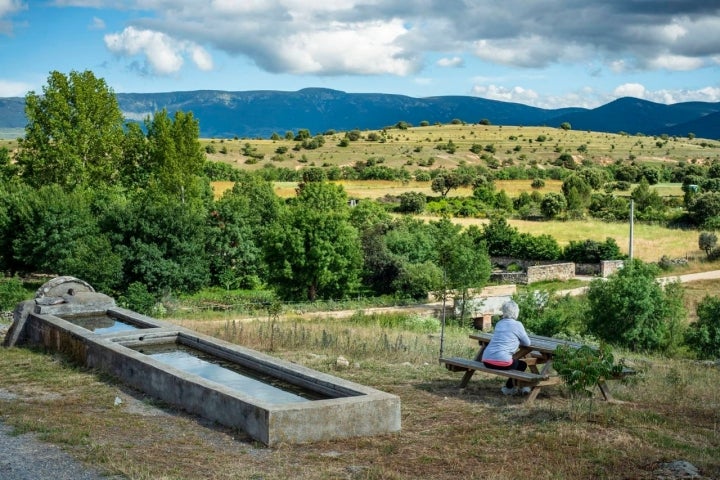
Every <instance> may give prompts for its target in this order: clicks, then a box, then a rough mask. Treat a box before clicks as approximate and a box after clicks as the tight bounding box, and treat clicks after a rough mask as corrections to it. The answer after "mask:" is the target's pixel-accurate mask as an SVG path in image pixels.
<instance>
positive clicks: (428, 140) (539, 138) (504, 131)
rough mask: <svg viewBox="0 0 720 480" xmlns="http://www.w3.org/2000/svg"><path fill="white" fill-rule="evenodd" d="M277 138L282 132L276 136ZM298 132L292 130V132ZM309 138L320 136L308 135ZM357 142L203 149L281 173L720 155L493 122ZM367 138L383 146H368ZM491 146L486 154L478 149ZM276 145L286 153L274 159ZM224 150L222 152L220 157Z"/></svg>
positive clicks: (255, 142)
mask: <svg viewBox="0 0 720 480" xmlns="http://www.w3.org/2000/svg"><path fill="white" fill-rule="evenodd" d="M277 133H278V134H279V135H280V136H281V137H283V136H284V134H285V132H277ZM295 133H297V132H295ZM311 133H312V134H317V133H322V132H311ZM361 133H362V138H361V139H360V140H358V141H355V142H350V144H349V146H347V147H340V146H338V145H339V143H340V140H341V139H342V138H343V137H344V135H345V133H344V132H338V133H334V134H332V135H325V136H324V138H325V144H324V145H323V146H321V147H319V148H316V149H313V150H308V149H301V150H298V151H295V150H293V147H295V146H296V145H297V143H298V142H295V141H293V140H285V139H280V140H262V139H202V143H203V145H212V147H214V148H215V150H216V153H213V154H209V155H208V158H209V159H211V160H214V161H220V162H224V163H228V164H231V165H234V166H236V167H238V168H243V169H251V170H253V169H258V168H263V167H265V166H267V165H274V166H276V167H286V168H291V169H295V168H300V167H302V166H318V167H320V166H350V165H354V164H355V163H356V162H358V161H361V160H362V161H365V160H367V159H369V158H375V159H382V161H383V164H384V165H387V166H390V167H402V166H404V167H405V168H407V169H409V170H411V171H412V170H414V169H416V168H421V167H422V168H425V167H430V168H438V167H444V168H454V167H456V166H458V165H460V164H469V165H487V162H486V160H483V159H481V155H483V154H489V151H490V150H492V152H493V153H492V155H491V156H494V157H495V158H496V159H497V161H498V167H502V166H508V165H522V164H536V165H540V166H542V165H543V164H547V163H548V162H550V161H553V160H555V159H557V157H558V156H559V155H560V153H562V152H569V153H572V154H573V155H574V156H575V159H576V161H577V162H580V161H582V160H586V161H590V162H592V163H596V164H602V165H606V164H608V163H611V162H613V161H616V160H628V159H630V158H631V157H632V158H634V159H635V160H636V161H637V162H640V163H651V164H656V165H659V164H667V163H675V162H677V161H680V160H683V161H700V162H707V161H710V160H712V159H716V158H719V155H720V151H719V150H718V147H720V142H717V141H713V140H705V139H698V138H695V139H692V140H691V139H688V138H682V137H674V138H672V137H671V138H669V139H663V138H660V137H646V136H642V135H634V132H628V133H630V134H629V135H628V134H620V133H601V132H588V131H574V130H562V129H559V128H551V127H517V126H495V125H431V126H427V127H413V128H409V129H407V130H399V129H394V128H393V129H387V130H384V131H383V130H375V131H363V132H361ZM371 133H374V134H376V135H378V136H379V137H380V138H384V141H370V140H368V138H369V135H370V134H371ZM450 141H451V142H452V143H453V144H454V145H455V147H456V150H455V152H454V153H449V152H448V151H447V150H440V149H438V148H437V147H438V146H443V145H446V144H448V142H450ZM246 145H249V146H250V148H251V149H254V150H255V152H256V153H258V154H264V155H265V157H264V159H263V160H261V161H259V162H257V163H254V164H249V163H248V162H247V160H248V158H249V157H248V156H246V155H244V154H243V150H244V149H245V147H246ZM473 145H479V146H480V147H482V149H483V150H482V151H481V153H480V154H476V153H473V152H471V151H470V148H471V147H472V146H473ZM488 146H491V149H490V148H488V150H485V148H486V147H488ZM279 147H284V149H287V152H286V153H283V154H278V153H276V150H277V149H278V148H279ZM221 150H224V152H225V153H221Z"/></svg>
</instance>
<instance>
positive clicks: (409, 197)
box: [398, 192, 427, 213]
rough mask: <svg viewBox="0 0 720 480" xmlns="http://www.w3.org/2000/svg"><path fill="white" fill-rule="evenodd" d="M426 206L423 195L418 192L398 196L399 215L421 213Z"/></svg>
mask: <svg viewBox="0 0 720 480" xmlns="http://www.w3.org/2000/svg"><path fill="white" fill-rule="evenodd" d="M426 205H427V200H426V199H425V195H423V194H422V193H420V192H405V193H402V194H400V205H399V206H398V211H399V212H400V213H422V212H423V211H424V210H425V206H426Z"/></svg>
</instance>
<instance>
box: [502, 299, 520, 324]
mask: <svg viewBox="0 0 720 480" xmlns="http://www.w3.org/2000/svg"><path fill="white" fill-rule="evenodd" d="M519 315H520V307H519V306H518V304H517V303H515V302H513V301H512V300H510V301H508V302H505V303H503V306H502V317H503V318H512V319H513V320H517V318H518V316H519Z"/></svg>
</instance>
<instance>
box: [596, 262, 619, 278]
mask: <svg viewBox="0 0 720 480" xmlns="http://www.w3.org/2000/svg"><path fill="white" fill-rule="evenodd" d="M623 265H625V262H624V261H623V260H603V261H601V262H600V276H601V277H603V278H607V277H609V276H610V275H612V274H613V273H615V272H617V271H618V270H620V269H621V268H622V267H623Z"/></svg>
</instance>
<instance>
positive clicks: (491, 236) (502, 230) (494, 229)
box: [482, 217, 519, 257]
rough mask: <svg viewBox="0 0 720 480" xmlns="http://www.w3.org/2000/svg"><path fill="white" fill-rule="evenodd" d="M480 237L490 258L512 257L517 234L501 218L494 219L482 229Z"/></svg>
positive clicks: (514, 229) (515, 230) (513, 228)
mask: <svg viewBox="0 0 720 480" xmlns="http://www.w3.org/2000/svg"><path fill="white" fill-rule="evenodd" d="M482 236H483V239H484V240H485V243H486V244H487V249H488V254H489V255H490V256H491V257H502V256H512V254H513V252H514V248H515V247H514V245H515V243H516V242H517V239H518V236H519V232H518V231H517V229H516V228H515V227H512V226H510V225H509V224H508V223H507V220H505V218H503V217H494V218H492V219H490V222H489V223H486V224H485V225H483V227H482Z"/></svg>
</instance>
